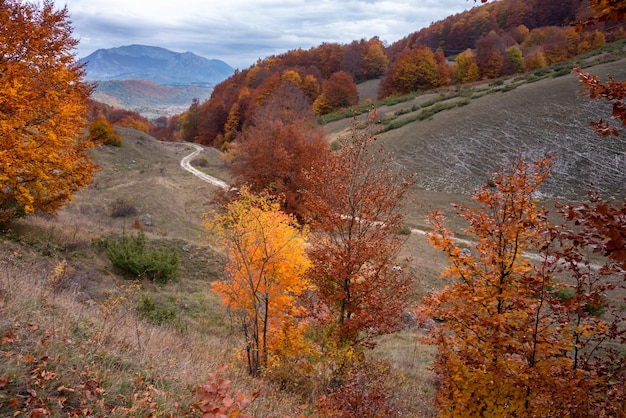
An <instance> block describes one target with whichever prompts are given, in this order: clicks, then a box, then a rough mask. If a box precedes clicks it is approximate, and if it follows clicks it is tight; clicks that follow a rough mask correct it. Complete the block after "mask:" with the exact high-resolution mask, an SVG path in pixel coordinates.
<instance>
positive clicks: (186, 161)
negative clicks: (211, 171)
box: [180, 144, 231, 190]
mask: <svg viewBox="0 0 626 418" xmlns="http://www.w3.org/2000/svg"><path fill="white" fill-rule="evenodd" d="M189 145H191V146H192V147H194V148H195V149H196V150H195V151H194V152H192V153H191V154H189V155H187V156H186V157H183V159H182V160H180V166H181V167H182V168H183V169H184V170H187V171H188V172H190V173H191V174H193V175H194V176H196V177H198V178H200V179H202V180H203V181H206V182H207V183H210V184H212V185H214V186H217V187H220V188H222V189H224V190H230V189H231V186H230V185H229V184H228V183H226V182H224V181H222V180H220V179H218V178H215V177H213V176H210V175H208V174H206V173H203V172H202V171H200V170H198V169H197V168H195V167H193V166H192V165H191V160H193V159H194V158H195V157H196V156H197V155H198V154H200V153H201V152H202V151H203V148H202V147H201V146H200V145H198V144H189Z"/></svg>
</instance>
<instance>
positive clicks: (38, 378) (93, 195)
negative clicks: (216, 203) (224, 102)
mask: <svg viewBox="0 0 626 418" xmlns="http://www.w3.org/2000/svg"><path fill="white" fill-rule="evenodd" d="M624 64H625V62H624V61H618V62H614V63H608V64H603V65H601V66H597V67H594V68H592V69H591V70H592V71H594V72H597V73H600V74H603V73H607V72H610V73H612V74H613V75H615V76H616V77H617V78H621V79H623V78H624V77H626V74H624V72H625V70H626V65H624ZM514 83H515V85H516V87H515V88H513V87H509V88H506V86H512V85H514ZM368 87H369V88H370V90H371V89H372V86H371V85H370V86H368ZM505 90H508V91H505ZM441 94H443V96H441ZM462 99H469V100H468V103H467V104H466V105H464V106H461V107H455V108H453V109H449V110H445V111H441V112H439V113H436V114H433V115H432V116H429V117H427V118H425V119H424V120H421V121H417V120H416V121H413V122H411V123H407V124H405V125H403V126H400V127H398V128H395V129H391V130H388V131H387V132H385V133H383V134H382V135H381V136H380V138H381V140H382V141H383V142H384V144H385V145H386V146H387V147H388V148H389V149H390V150H392V151H393V152H394V153H395V154H396V157H397V160H398V167H399V168H400V169H405V170H409V171H411V172H416V173H417V174H418V184H417V186H416V188H415V189H414V197H413V198H412V200H411V206H410V207H409V208H408V209H407V216H408V220H409V224H410V225H411V226H413V227H424V225H425V222H424V220H423V219H424V214H425V212H427V211H430V210H432V209H434V208H440V209H443V210H444V211H446V212H448V213H450V212H451V210H450V205H449V203H450V202H457V203H465V202H467V201H468V192H469V191H470V190H472V189H473V188H476V187H478V186H479V185H480V184H482V183H484V182H485V181H486V180H487V175H488V172H490V171H492V170H493V169H494V168H495V167H494V165H495V163H497V162H505V161H507V160H508V159H511V158H516V157H518V156H520V155H524V156H528V157H530V158H532V157H537V156H543V155H544V154H546V153H549V154H555V174H554V176H553V179H552V180H551V181H550V182H549V183H548V184H547V185H546V189H545V191H544V193H545V195H546V196H555V197H559V196H565V197H568V198H570V197H572V198H580V197H582V196H583V195H584V193H585V191H586V188H587V183H589V182H590V181H593V182H594V183H595V184H596V185H598V186H600V187H601V190H602V191H603V192H606V193H607V194H609V195H614V196H617V197H620V198H623V197H625V196H626V190H625V189H624V187H625V185H624V184H625V182H624V173H626V144H625V143H624V140H623V139H619V138H618V139H615V138H610V139H600V138H597V137H596V136H594V135H593V134H592V132H591V129H590V128H589V127H588V126H587V121H588V120H590V119H592V118H593V117H594V116H596V115H597V114H598V112H599V111H600V110H602V111H603V112H605V111H606V109H604V106H603V105H602V104H600V103H598V104H592V103H590V102H589V101H587V100H586V99H584V98H580V97H579V94H578V88H577V82H576V80H575V79H574V77H573V76H572V75H562V76H559V77H552V76H546V77H545V78H543V79H541V80H537V81H534V82H532V83H531V82H528V79H526V80H513V79H512V80H507V81H503V82H502V83H501V84H492V85H479V86H478V85H477V86H474V87H473V88H472V90H471V91H470V90H467V91H466V90H459V91H456V90H455V91H445V92H437V93H433V94H428V95H422V96H419V97H415V98H412V99H411V100H410V101H403V102H399V103H396V104H393V105H391V104H388V105H386V106H383V107H381V108H380V112H381V113H382V114H383V115H384V116H383V117H382V122H381V124H386V123H392V122H394V121H396V122H397V121H398V120H399V119H401V118H407V117H411V115H415V114H419V113H420V112H422V111H424V110H425V109H427V108H429V107H430V106H433V105H434V104H435V102H437V103H444V102H446V101H454V100H456V101H458V100H462ZM420 103H426V104H428V103H431V104H428V106H423V107H422V106H419V104H420ZM416 105H418V106H416ZM349 123H350V120H349V119H342V120H338V121H335V122H330V123H328V124H327V125H326V129H327V130H328V132H329V135H330V136H335V135H341V134H342V133H344V132H345V131H346V129H347V128H348V126H349ZM120 132H121V133H122V134H123V137H124V139H123V146H122V147H120V148H115V147H100V148H98V149H95V150H93V156H94V158H95V159H96V161H97V162H98V164H99V165H100V167H101V171H100V173H99V174H98V175H97V177H96V180H95V181H94V183H93V184H92V185H91V186H90V187H89V188H88V189H86V190H84V191H81V192H80V193H78V194H77V195H76V199H75V201H74V202H72V203H71V204H70V205H68V206H67V207H66V208H64V209H63V210H62V211H61V212H60V213H59V215H58V216H57V217H55V218H48V217H38V216H32V217H29V218H26V219H24V220H21V221H19V222H17V223H16V224H15V226H14V227H13V229H12V230H10V231H8V233H7V235H6V236H4V237H3V238H2V239H1V241H0V336H1V338H2V340H1V341H0V354H2V355H0V415H13V413H14V412H16V411H20V410H23V411H24V412H29V411H32V410H33V409H34V408H35V407H36V406H37V405H43V406H46V407H49V408H52V409H53V410H55V411H60V410H61V409H60V408H61V407H60V406H59V405H61V404H62V405H65V406H67V408H68V409H69V408H74V409H77V410H80V409H81V408H83V409H84V410H90V414H91V415H96V416H98V415H99V416H104V415H107V416H138V415H143V414H144V413H146V412H148V411H150V410H151V408H154V407H155V405H156V407H158V409H159V410H160V411H164V412H165V413H166V414H171V415H173V416H177V415H180V412H181V408H182V409H185V408H187V407H188V405H189V404H190V403H191V402H192V401H193V400H194V397H193V393H192V389H193V388H194V387H195V386H197V385H198V384H201V383H203V382H204V380H205V376H206V374H207V373H209V372H212V371H214V370H215V369H216V368H217V365H218V364H220V363H226V364H228V365H229V370H228V377H229V378H231V379H233V385H234V387H235V388H238V389H242V390H244V392H246V393H248V394H250V393H252V392H253V391H255V390H257V389H259V388H263V391H262V393H261V395H260V398H259V399H257V401H255V402H254V403H253V404H252V406H251V409H250V411H249V413H251V414H252V415H254V416H283V415H295V414H296V412H295V411H296V410H297V407H298V405H302V404H303V403H308V404H310V402H311V400H312V399H310V398H306V397H305V398H304V399H302V398H298V397H297V396H296V395H294V394H289V393H285V392H281V391H280V390H279V389H278V388H276V387H273V386H272V385H271V384H269V383H268V382H262V381H260V380H253V379H251V378H249V377H248V376H246V375H245V368H244V367H243V365H242V363H241V359H239V358H238V356H237V355H236V352H235V348H237V347H239V346H240V339H239V336H238V332H237V330H235V329H234V328H233V327H232V323H231V321H230V317H229V315H228V312H227V311H226V310H225V308H223V306H222V305H221V303H220V301H219V300H218V298H217V296H215V295H214V294H213V293H212V292H211V291H210V283H211V281H213V280H216V279H217V278H219V277H221V274H222V267H223V256H222V255H220V254H219V252H218V251H216V249H215V248H213V247H212V243H211V242H210V240H209V237H207V236H206V235H205V233H204V231H203V227H202V222H203V219H202V216H203V214H204V213H205V212H207V211H208V210H209V209H210V208H211V199H212V197H213V194H214V192H215V191H216V189H215V188H214V187H212V186H210V185H208V184H206V183H203V182H202V181H200V180H199V179H197V178H196V177H194V176H192V175H191V174H189V173H187V172H186V171H184V170H182V169H181V167H180V159H181V158H182V157H183V156H185V155H187V154H189V153H191V152H192V151H193V148H192V147H190V146H189V145H187V144H183V143H161V142H157V141H155V140H154V139H152V138H150V137H148V136H146V135H144V134H141V133H138V132H136V131H133V130H128V129H122V130H120ZM199 158H201V159H204V160H203V163H202V164H201V165H202V167H201V168H202V170H205V171H207V172H208V173H210V174H213V175H215V176H217V177H220V178H224V179H226V180H228V178H227V170H226V167H225V165H224V162H223V161H222V160H221V156H220V154H219V152H217V151H215V150H212V149H206V150H205V151H204V153H203V154H201V155H200V156H199ZM120 214H124V215H125V216H114V215H120ZM133 225H141V227H142V228H143V230H144V231H145V233H146V236H147V237H148V241H149V243H150V245H152V246H161V247H166V248H169V249H170V250H172V251H176V252H177V253H178V254H180V257H181V272H180V275H179V277H178V279H177V280H176V281H174V282H172V283H169V284H165V285H156V284H154V283H151V282H149V281H138V282H137V281H128V280H125V279H124V278H123V277H122V276H121V275H119V274H118V272H117V271H115V269H113V267H112V266H111V264H110V262H109V261H108V259H107V258H106V256H105V254H104V252H103V251H102V250H101V245H99V244H101V243H102V242H103V241H106V240H107V239H112V238H111V237H113V236H119V235H121V234H124V233H126V234H134V233H135V229H134V227H133ZM404 251H405V252H406V254H408V255H411V256H413V258H414V263H413V266H412V269H413V273H414V275H415V280H416V288H417V293H418V294H420V293H424V292H427V291H430V290H431V289H433V288H436V287H438V286H440V285H441V284H440V283H439V281H438V280H437V277H438V274H439V272H440V271H441V269H442V267H443V266H444V262H445V260H444V259H443V257H442V256H441V255H439V254H438V253H437V252H436V251H434V250H433V249H431V248H430V246H429V245H428V244H427V243H426V242H425V240H424V238H423V236H421V235H419V234H413V235H411V236H410V237H409V239H408V241H407V243H406V246H405V250H404ZM418 332H419V331H417V330H414V329H407V330H406V331H403V332H401V333H398V334H394V335H390V336H387V337H385V338H383V339H382V340H381V342H380V345H379V347H378V348H377V349H376V350H375V352H374V353H373V355H374V356H377V357H380V358H384V359H386V360H388V361H389V362H390V363H391V370H392V375H391V376H390V377H389V380H390V381H391V382H392V383H393V384H394V385H395V387H396V390H395V391H394V397H395V398H394V401H395V402H396V403H397V405H398V407H399V408H401V409H402V411H403V412H404V413H405V416H423V417H428V416H434V415H435V410H434V407H433V405H432V397H433V394H434V383H433V381H432V376H431V375H430V372H429V371H428V364H429V362H430V359H431V356H432V349H431V348H430V347H424V346H421V345H420V344H418V343H417V340H416V336H417V335H416V334H417V333H418ZM312 395H314V393H311V396H312ZM55 408H56V409H55ZM177 408H178V409H177ZM64 411H65V409H64ZM310 411H311V407H308V408H305V409H304V413H308V412H310ZM88 412H89V411H88Z"/></svg>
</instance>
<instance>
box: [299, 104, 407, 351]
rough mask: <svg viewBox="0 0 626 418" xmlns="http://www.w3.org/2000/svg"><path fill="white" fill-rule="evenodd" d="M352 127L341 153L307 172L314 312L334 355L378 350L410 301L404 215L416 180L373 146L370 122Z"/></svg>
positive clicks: (399, 324)
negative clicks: (402, 253)
mask: <svg viewBox="0 0 626 418" xmlns="http://www.w3.org/2000/svg"><path fill="white" fill-rule="evenodd" d="M374 118H375V114H372V115H371V116H370V119H369V123H368V126H367V127H366V128H365V129H362V130H361V129H357V127H356V124H355V125H353V127H352V130H351V135H350V136H349V137H346V138H343V139H342V140H341V141H340V142H341V147H340V148H339V150H338V151H336V152H334V153H333V154H332V155H330V156H329V157H328V158H327V159H326V161H323V162H322V164H321V165H320V166H317V167H313V169H312V170H311V171H309V173H308V175H309V176H310V178H311V179H310V184H311V189H310V191H309V192H307V204H308V205H309V207H310V208H311V211H310V218H309V222H310V225H311V226H312V230H313V231H314V233H313V235H312V238H311V243H310V246H309V247H308V254H309V257H310V259H311V261H312V267H311V269H310V270H309V273H308V277H309V278H310V280H311V281H312V283H313V284H314V285H315V286H316V288H317V290H316V301H317V302H318V306H317V308H316V309H315V311H316V312H320V313H323V314H321V316H319V318H318V319H319V320H320V322H321V324H322V325H323V327H325V329H327V330H328V331H329V332H328V334H329V336H330V338H331V339H332V341H333V342H332V344H333V346H334V347H338V348H341V347H352V348H355V347H356V348H362V347H363V346H372V345H373V343H374V340H373V338H374V337H375V336H377V335H382V334H386V333H389V332H393V331H395V330H397V329H398V328H399V327H401V326H402V317H403V314H404V312H405V308H406V307H407V303H408V296H409V294H410V281H411V278H410V277H409V274H408V272H407V271H406V269H405V268H404V267H405V261H406V260H399V259H398V251H399V249H400V246H401V245H402V243H403V242H404V238H403V237H402V236H401V235H399V234H398V231H399V230H400V229H401V228H402V227H403V215H402V214H401V213H400V208H401V207H402V203H403V201H404V199H405V196H406V193H407V191H408V188H409V186H410V185H411V180H410V179H407V178H405V177H404V176H403V175H402V174H401V173H398V172H396V171H394V169H393V167H394V166H393V159H392V157H391V155H388V154H386V153H385V152H384V151H383V149H382V148H381V147H379V146H377V145H376V144H375V143H374V140H375V137H374V136H373V135H372V131H371V129H372V122H373V120H374Z"/></svg>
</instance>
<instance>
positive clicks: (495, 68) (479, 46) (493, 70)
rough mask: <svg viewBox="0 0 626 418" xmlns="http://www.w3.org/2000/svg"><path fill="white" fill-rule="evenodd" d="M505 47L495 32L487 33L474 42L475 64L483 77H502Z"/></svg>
mask: <svg viewBox="0 0 626 418" xmlns="http://www.w3.org/2000/svg"><path fill="white" fill-rule="evenodd" d="M505 45H506V44H505V42H504V40H503V39H502V38H501V37H500V36H499V35H498V34H497V33H496V32H495V31H491V32H489V33H488V34H487V35H485V36H483V37H481V38H480V39H479V40H478V42H476V63H477V64H478V68H480V74H481V75H482V76H483V77H486V78H497V77H500V76H501V75H502V66H503V64H504V50H505Z"/></svg>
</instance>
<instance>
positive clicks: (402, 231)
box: [396, 225, 411, 235]
mask: <svg viewBox="0 0 626 418" xmlns="http://www.w3.org/2000/svg"><path fill="white" fill-rule="evenodd" d="M396 232H397V234H398V235H411V227H409V226H407V225H403V226H402V227H401V228H399V229H398V231H396Z"/></svg>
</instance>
